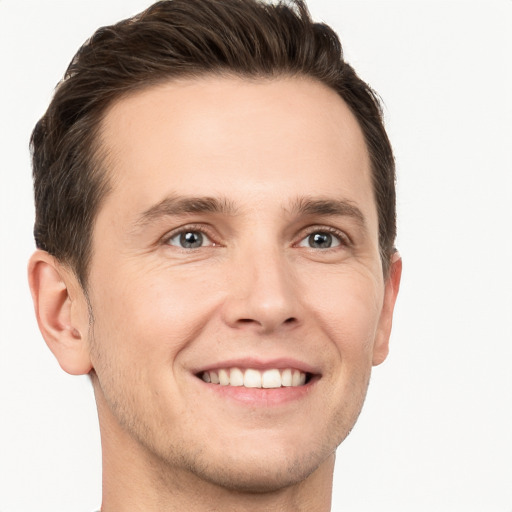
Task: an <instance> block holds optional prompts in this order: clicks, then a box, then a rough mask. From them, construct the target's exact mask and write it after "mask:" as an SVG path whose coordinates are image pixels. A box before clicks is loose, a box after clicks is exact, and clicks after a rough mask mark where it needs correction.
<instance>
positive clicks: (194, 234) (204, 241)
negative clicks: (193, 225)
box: [168, 231, 213, 249]
mask: <svg viewBox="0 0 512 512" xmlns="http://www.w3.org/2000/svg"><path fill="white" fill-rule="evenodd" d="M168 244H169V245H173V246H175V247H181V248H183V249H198V248H199V247H204V246H205V245H213V244H212V242H211V240H210V239H209V238H208V237H207V236H206V235H205V234H203V233H201V232H200V231H183V232H181V233H177V234H176V235H174V236H172V237H171V238H169V242H168Z"/></svg>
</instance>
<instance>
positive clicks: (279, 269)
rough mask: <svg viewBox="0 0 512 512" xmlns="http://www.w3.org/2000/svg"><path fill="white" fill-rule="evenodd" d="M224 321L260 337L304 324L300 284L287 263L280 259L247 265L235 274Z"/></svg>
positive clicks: (231, 282)
mask: <svg viewBox="0 0 512 512" xmlns="http://www.w3.org/2000/svg"><path fill="white" fill-rule="evenodd" d="M223 310H224V320H225V322H226V323H227V324H228V325H229V326H230V327H232V328H236V329H252V330H254V331H256V332H258V333H260V334H267V333H271V332H273V331H275V330H277V329H282V328H291V327H293V326H295V325H297V324H298V323H299V322H300V303H299V299H298V293H297V283H296V280H295V279H293V276H292V275H291V273H290V272H289V269H288V268H287V265H286V262H283V261H280V260H279V258H276V259H275V260H274V261H273V262H270V261H268V260H266V261H264V262H263V263H262V264H257V263H255V264H253V265H252V266H251V265H249V266H247V265H246V266H245V267H244V271H241V272H235V273H233V274H232V275H231V280H230V292H229V295H228V298H227V300H226V301H225V303H224V308H223Z"/></svg>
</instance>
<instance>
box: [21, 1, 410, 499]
mask: <svg viewBox="0 0 512 512" xmlns="http://www.w3.org/2000/svg"><path fill="white" fill-rule="evenodd" d="M32 148H33V153H34V176H35V193H36V216H37V218H36V227H35V235H36V241H37V244H38V247H39V248H40V249H42V250H43V251H39V252H38V253H36V256H34V258H33V259H32V263H31V266H30V279H31V286H32V291H33V295H34V300H35V303H36V312H37V315H38V318H39V323H40V326H41V330H42V331H43V334H44V336H45V339H46V341H47V342H48V344H49V345H50V348H51V349H52V350H53V352H54V353H55V355H56V356H57V358H58V360H59V362H60V364H61V366H62V367H63V368H64V369H65V370H66V371H68V372H69V373H90V374H91V376H92V378H93V383H94V387H95V392H96V399H97V403H98V410H99V416H100V425H101V426H102V434H103V435H104V439H103V440H104V447H105V446H106V447H107V448H108V447H109V446H110V447H112V446H117V447H118V448H119V447H120V446H121V447H122V448H123V452H126V451H127V448H129V452H130V453H132V452H133V453H136V454H137V455H138V457H137V456H135V457H134V458H135V459H137V460H139V461H140V460H143V461H144V462H145V464H146V467H148V468H158V471H155V474H158V475H160V476H161V475H162V474H163V472H162V467H167V468H173V470H174V473H173V480H172V481H173V482H174V483H175V482H176V478H177V477H176V474H177V473H179V474H180V475H182V476H183V475H184V474H187V475H190V474H193V475H195V476H196V477H199V478H200V479H201V480H202V481H207V482H210V483H212V484H215V485H221V486H222V487H224V488H232V489H234V490H237V491H243V490H246V491H250V492H262V491H264V490H276V489H279V488H283V487H286V486H290V485H292V484H297V483H299V482H301V481H303V480H304V479H306V478H308V477H309V476H310V475H311V474H313V473H314V472H315V471H316V470H317V469H318V468H321V467H322V465H323V464H324V463H325V462H326V461H327V460H329V458H332V455H333V453H334V450H335V448H336V446H337V445H338V444H339V443H340V442H341V441H342V440H343V439H344V437H345V436H346V435H347V434H348V432H349V431H350V429H351V428H352V426H353V424H354V423H355V421H356V419H357V416H358V414H359V411H360V410H361V406H362V403H363V400H364V397H365V394H366V388H367V385H368V381H369V377H370V370H371V367H372V365H375V364H379V363H380V362H382V361H383V360H384V358H385V357H386V355H387V348H388V340H389V334H390V329H391V318H392V312H393V306H394V301H395V298H396V294H397V291H398V283H399V278H400V263H399V260H398V259H397V258H396V257H394V256H393V252H394V250H393V244H394V237H395V194H394V167H393V157H392V152H391V148H390V145H389V141H388V139H387V136H386V133H385V131H384V128H383V125H382V119H381V114H380V110H379V106H378V102H377V100H376V98H375V95H374V94H373V93H372V91H371V90H370V89H369V87H368V86H367V85H366V84H365V83H364V82H363V81H361V80H360V79H359V78H358V77H357V75H356V74H355V72H354V70H353V69H352V68H351V67H350V66H349V65H348V64H346V63H345V62H344V61H343V58H342V53H341V46H340V44H339V41H338V39H337V37H336V35H335V34H334V33H333V32H332V30H331V29H329V28H328V27H327V26H325V25H321V24H315V23H313V22H312V21H311V20H310V18H309V15H308V13H307V10H306V8H305V6H304V4H302V3H301V2H296V3H295V4H294V5H293V6H292V7H290V6H287V5H282V4H278V5H267V4H262V3H259V2H254V1H252V0H226V1H223V2H218V1H214V0H172V1H164V2H158V3H156V4H155V5H153V6H152V7H151V8H149V9H148V10H147V11H145V12H144V13H142V14H140V15H139V16H136V17H135V18H133V19H130V20H126V21H124V22H121V23H119V24H117V25H115V26H113V27H106V28H103V29H100V30H99V31H98V32H96V34H95V35H94V36H93V37H92V38H91V39H90V40H89V41H88V42H87V43H86V44H85V45H84V46H83V47H82V48H81V49H80V51H79V52H78V54H77V56H76V57H75V58H74V59H73V62H72V63H71V65H70V67H69V69H68V71H67V74H66V78H65V80H64V81H63V82H62V83H61V84H60V85H59V86H58V88H57V91H56V93H55V96H54V99H53V100H52V104H51V105H50V108H49V109H48V112H47V113H46V114H45V116H44V117H43V119H42V120H41V121H40V122H39V123H38V125H37V126H36V128H35V130H34V134H33V137H32ZM294 374H295V377H293V375H294ZM217 379H219V380H220V381H221V384H225V385H221V384H218V383H217ZM244 379H248V380H244ZM290 379H291V380H290ZM294 379H295V380H294ZM240 382H243V385H242V386H240V385H237V383H238V384H240ZM276 382H277V384H276ZM248 383H249V384H248ZM253 385H255V386H257V387H256V388H254V387H252V386H253ZM274 386H278V387H277V388H275V387H274ZM279 386H281V387H279ZM312 418H313V421H311V419H312ZM262 443H263V444H264V446H265V448H264V449H263V448H262ZM109 460H112V457H109ZM167 483H169V482H167Z"/></svg>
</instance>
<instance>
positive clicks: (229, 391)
mask: <svg viewBox="0 0 512 512" xmlns="http://www.w3.org/2000/svg"><path fill="white" fill-rule="evenodd" d="M198 381H199V383H201V384H202V385H204V386H206V388H207V389H208V390H210V391H211V392H212V393H215V394H216V395H218V396H221V397H223V398H226V399H228V400H234V401H236V402H240V403H242V404H246V405H249V406H253V407H274V406H278V405H284V404H287V403H289V402H294V401H297V400H301V399H303V398H305V397H306V396H307V395H308V394H309V393H310V392H311V390H312V389H313V387H314V386H315V383H316V382H317V381H318V378H317V377H313V378H312V379H311V380H310V381H309V382H308V383H307V384H304V385H303V386H290V387H280V388H246V387H244V386H221V385H220V384H209V383H206V382H204V381H202V380H200V379H198Z"/></svg>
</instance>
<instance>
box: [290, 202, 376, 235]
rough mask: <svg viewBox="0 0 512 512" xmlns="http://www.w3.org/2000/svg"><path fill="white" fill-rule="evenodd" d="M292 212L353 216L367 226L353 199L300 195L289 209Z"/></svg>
mask: <svg viewBox="0 0 512 512" xmlns="http://www.w3.org/2000/svg"><path fill="white" fill-rule="evenodd" d="M287 211H290V212H291V213H292V214H294V215H297V216H300V215H304V216H306V215H323V216H333V217H337V216H339V217H351V218H353V219H354V220H355V221H356V222H357V223H358V224H359V225H360V226H361V227H363V228H365V227H366V220H365V217H364V215H363V212H362V211H361V210H360V209H359V208H358V207H357V206H356V205H355V204H354V203H352V202H351V201H348V200H346V199H330V198H325V199H324V198H313V197H305V196H304V197H298V198H297V199H296V200H295V201H294V202H293V203H292V206H291V209H287Z"/></svg>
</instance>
